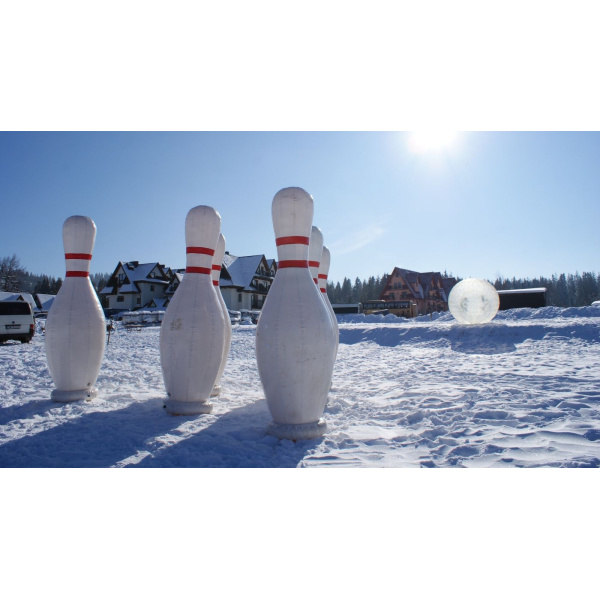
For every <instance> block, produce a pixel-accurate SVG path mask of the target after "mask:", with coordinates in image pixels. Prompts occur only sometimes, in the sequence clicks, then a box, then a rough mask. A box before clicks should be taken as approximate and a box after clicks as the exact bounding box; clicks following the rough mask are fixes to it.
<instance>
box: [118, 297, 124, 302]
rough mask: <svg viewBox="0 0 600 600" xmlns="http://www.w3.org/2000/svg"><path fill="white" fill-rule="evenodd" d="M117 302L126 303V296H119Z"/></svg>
mask: <svg viewBox="0 0 600 600" xmlns="http://www.w3.org/2000/svg"><path fill="white" fill-rule="evenodd" d="M117 302H125V296H117Z"/></svg>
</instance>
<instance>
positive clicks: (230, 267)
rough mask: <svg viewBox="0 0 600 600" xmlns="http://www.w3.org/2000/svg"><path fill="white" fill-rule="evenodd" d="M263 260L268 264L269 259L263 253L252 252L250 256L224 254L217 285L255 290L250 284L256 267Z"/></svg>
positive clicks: (256, 270)
mask: <svg viewBox="0 0 600 600" xmlns="http://www.w3.org/2000/svg"><path fill="white" fill-rule="evenodd" d="M263 260H264V261H265V262H266V263H267V265H269V261H268V260H267V259H266V258H265V255H264V254H254V255H252V256H233V255H232V254H225V256H224V257H223V269H222V270H221V278H220V279H219V286H220V287H236V288H242V289H244V290H247V291H255V290H256V288H255V287H254V286H253V285H252V280H253V279H254V277H255V276H256V275H257V274H258V269H259V268H260V264H261V262H262V261H263ZM271 262H272V259H271Z"/></svg>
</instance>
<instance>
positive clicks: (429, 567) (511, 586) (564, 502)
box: [0, 307, 600, 599]
mask: <svg viewBox="0 0 600 600" xmlns="http://www.w3.org/2000/svg"><path fill="white" fill-rule="evenodd" d="M338 320H339V326H340V342H341V343H340V346H339V350H338V359H337V362H336V368H335V371H334V378H333V385H332V390H331V394H330V400H329V404H328V407H327V408H326V411H325V418H326V420H327V422H328V425H329V432H328V433H327V434H326V435H325V436H324V437H323V438H322V439H317V440H310V441H304V442H297V443H293V442H291V441H279V440H277V439H275V438H273V437H271V436H268V435H266V433H265V429H266V425H267V424H268V422H269V420H270V415H269V412H268V410H267V407H266V404H265V401H264V398H263V394H262V389H261V386H260V381H259V379H258V374H257V369H256V359H255V356H254V335H255V331H256V326H255V325H236V326H234V327H233V340H232V345H231V353H230V357H229V362H228V365H227V368H226V369H225V373H224V376H223V385H224V387H225V393H224V395H223V397H222V398H220V399H217V400H215V401H214V412H213V413H212V414H210V415H200V416H197V417H172V416H169V415H167V414H166V413H165V411H164V410H163V409H162V404H163V401H164V388H163V383H162V376H161V373H160V366H159V365H160V361H159V356H158V335H159V327H158V326H147V327H145V328H143V329H141V330H140V331H127V330H125V329H124V328H123V327H122V326H121V325H119V326H118V328H117V330H116V331H115V332H113V333H112V334H111V338H110V343H109V345H108V347H107V349H106V354H105V359H104V362H103V367H102V370H101V373H100V376H99V379H98V388H99V395H98V397H97V398H96V399H95V400H93V401H92V402H89V403H86V402H80V403H75V404H69V405H60V404H54V403H52V402H50V392H51V389H52V382H51V379H50V376H49V373H48V369H47V365H46V360H45V354H44V338H43V334H42V333H41V331H40V330H38V333H37V335H36V336H35V337H34V339H33V340H32V342H31V343H30V344H18V343H11V342H9V343H7V344H5V345H1V346H0V365H1V366H2V368H1V369H0V466H1V467H4V469H2V470H1V472H0V475H1V476H2V479H1V482H2V484H3V485H2V491H0V499H1V500H0V508H1V509H2V511H3V514H4V515H5V523H6V524H5V526H4V528H3V544H2V546H1V547H2V548H3V550H4V552H3V553H2V557H3V559H4V560H3V563H4V566H5V569H4V572H5V579H4V583H3V588H4V589H8V590H9V595H11V594H10V592H11V591H12V592H14V593H13V594H12V595H11V597H44V596H46V595H48V591H50V590H60V596H61V598H66V599H68V598H80V597H81V595H82V593H83V595H85V597H86V598H106V597H117V598H121V597H136V598H165V597H170V596H172V595H173V592H174V590H175V589H177V591H178V592H179V593H181V592H182V591H183V590H185V591H189V592H190V593H196V594H197V593H201V591H202V592H208V595H210V596H212V597H247V596H249V595H255V594H252V593H250V592H251V591H252V590H255V591H258V590H261V591H263V593H262V594H261V596H270V595H273V594H275V593H279V591H283V590H285V594H286V596H289V597H291V598H305V597H307V596H309V595H311V596H312V595H314V592H315V588H316V589H319V590H320V592H321V595H329V596H331V597H342V598H345V599H351V598H365V597H374V598H378V597H382V598H383V597H388V596H390V595H392V594H395V593H400V590H401V591H404V592H407V591H408V596H410V597H413V596H417V595H418V597H428V598H431V597H449V598H454V597H463V596H464V595H465V593H466V594H467V595H473V593H477V595H481V596H483V597H486V598H491V599H496V598H498V599H500V598H502V599H504V598H507V597H511V598H534V597H544V598H564V597H587V596H590V592H591V591H592V590H594V589H595V583H596V582H595V572H596V570H595V562H596V558H595V556H596V555H595V552H593V551H592V550H591V549H589V543H590V542H591V543H592V544H593V540H595V539H596V538H597V536H598V533H599V531H598V520H597V519H596V517H595V516H594V515H595V514H596V503H597V488H598V484H597V476H596V472H595V471H594V470H589V469H553V468H547V467H584V466H589V467H598V466H599V464H600V448H599V447H600V412H599V406H600V386H599V385H598V383H599V378H600V375H599V373H600V371H599V369H598V367H599V363H600V353H599V350H600V307H583V308H571V309H559V308H555V307H547V308H542V309H537V310H532V309H515V310H510V311H504V312H500V313H498V315H497V316H496V318H495V319H494V320H493V321H492V322H490V323H487V324H485V325H471V326H469V325H460V324H459V323H457V322H456V321H455V320H454V319H453V318H452V316H451V315H450V314H449V313H441V314H434V315H431V316H427V317H419V318H418V319H413V320H410V321H409V320H406V319H403V318H397V317H394V316H393V315H388V316H380V315H371V316H364V315H338ZM39 326H40V323H38V327H39ZM7 467H128V469H127V470H125V469H120V470H119V469H117V470H115V469H105V468H101V469H69V468H67V469H58V470H57V469H46V468H41V469H19V468H17V469H10V468H7ZM135 467H138V469H135V470H133V471H132V470H131V468H135ZM139 467H238V468H235V469H229V468H224V469H172V468H166V469H144V470H140V469H139ZM240 467H270V468H267V469H255V468H240ZM288 467H359V468H354V469H353V468H326V469H319V468H307V469H301V470H298V469H292V468H288ZM365 467H411V468H406V469H404V468H402V469H400V468H391V469H382V468H365ZM412 467H447V468H442V469H429V468H422V469H418V468H412ZM458 467H492V468H484V469H459V468H458ZM514 467H546V468H542V469H515V468H514ZM119 473H127V474H128V475H127V476H120V475H118V474H119ZM524 473H526V476H525V475H520V474H524ZM587 473H590V474H592V475H593V479H592V478H590V477H585V478H584V475H585V474H587ZM142 474H147V475H148V476H142ZM552 474H554V475H552ZM558 474H560V475H558ZM548 475H551V477H548ZM74 550H75V551H74ZM64 557H68V561H69V562H68V566H66V565H65V566H61V562H59V561H62V560H63V559H64ZM32 572H35V574H36V576H35V577H33V578H32V577H31V573H32ZM205 572H207V573H210V576H209V577H202V576H201V577H200V578H198V577H195V576H194V575H195V574H196V573H198V574H200V575H202V574H203V573H205ZM193 574H194V575H193ZM99 575H100V576H99ZM90 582H92V585H90ZM25 590H26V591H25ZM425 590H426V591H425ZM210 592H214V593H212V594H211V593H210ZM411 592H414V593H411ZM24 594H25V595H24ZM405 595H406V594H405Z"/></svg>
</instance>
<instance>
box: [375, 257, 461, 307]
mask: <svg viewBox="0 0 600 600" xmlns="http://www.w3.org/2000/svg"><path fill="white" fill-rule="evenodd" d="M456 283H457V282H456V279H455V278H454V277H444V276H442V274H441V273H439V272H438V271H430V272H427V273H418V272H417V271H410V270H409V269H401V268H399V267H395V268H394V270H393V271H392V273H391V274H390V275H389V276H388V280H387V283H386V285H385V287H384V288H383V291H382V293H381V296H380V300H387V301H399V300H412V301H414V302H415V303H416V305H417V311H418V314H419V315H426V314H429V313H432V312H442V311H446V310H448V296H449V295H450V290H451V289H452V288H453V287H454V286H455V285H456Z"/></svg>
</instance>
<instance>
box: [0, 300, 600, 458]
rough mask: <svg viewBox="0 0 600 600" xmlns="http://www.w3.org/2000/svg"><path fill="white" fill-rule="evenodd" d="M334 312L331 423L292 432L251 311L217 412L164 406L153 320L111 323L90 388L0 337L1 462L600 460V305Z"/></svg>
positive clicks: (36, 344)
mask: <svg viewBox="0 0 600 600" xmlns="http://www.w3.org/2000/svg"><path fill="white" fill-rule="evenodd" d="M338 320H339V323H340V346H339V351H338V359H337V362H336V366H335V370H334V376H333V381H332V388H331V392H330V395H329V402H328V406H327V408H326V410H325V415H324V416H325V418H326V420H327V423H328V426H329V431H328V433H327V434H326V435H325V436H324V437H323V438H322V439H316V440H311V441H305V442H297V443H294V442H286V441H281V440H278V439H276V438H274V437H272V436H268V435H266V432H265V429H266V426H267V424H268V423H269V421H270V415H269V411H268V409H267V406H266V403H265V400H264V396H263V392H262V387H261V384H260V380H259V377H258V371H257V368H256V358H255V350H254V348H255V345H254V342H255V332H256V326H255V325H252V324H250V323H245V322H242V324H240V325H235V326H234V327H233V339H232V344H231V351H230V355H229V361H228V364H227V367H226V369H225V372H224V375H223V387H224V393H223V395H222V397H221V398H219V399H218V400H216V401H215V403H214V410H213V413H212V414H210V415H199V416H196V417H193V418H190V417H172V416H169V415H167V414H166V412H165V411H164V410H163V402H164V399H165V394H164V387H163V382H162V374H161V370H160V360H159V353H158V352H159V351H158V340H159V331H160V329H159V327H158V326H147V327H145V328H144V329H142V330H141V331H127V330H125V328H123V327H122V325H118V327H117V330H116V331H115V332H113V333H112V335H111V338H110V344H109V345H108V347H107V350H106V353H105V358H104V361H103V365H102V369H101V372H100V376H99V378H98V382H97V387H98V390H99V396H98V398H97V399H96V400H94V401H92V402H90V403H76V404H68V405H60V404H54V403H52V402H51V401H50V392H51V390H52V387H53V386H52V380H51V378H50V375H49V372H48V368H47V364H46V358H45V349H44V336H43V334H42V333H41V330H40V331H38V333H37V335H36V336H34V339H33V341H32V342H31V343H30V344H24V345H22V344H17V343H7V344H5V345H3V346H0V364H1V365H2V367H3V368H2V372H1V374H0V466H2V467H322V466H340V467H341V466H352V467H598V466H600V441H599V440H600V385H599V382H600V375H599V373H600V371H599V367H600V353H599V350H600V308H599V307H593V306H591V307H581V308H568V309H561V308H556V307H546V308H542V309H537V310H533V309H514V310H510V311H504V312H502V313H499V314H498V315H497V317H496V318H495V319H494V320H493V321H492V322H490V323H487V324H485V325H461V324H459V323H457V322H456V321H455V320H454V319H453V318H452V316H451V315H450V314H449V313H442V314H435V315H431V316H428V317H420V318H418V319H415V320H406V319H402V318H397V317H395V316H393V315H387V316H379V315H369V316H365V315H338Z"/></svg>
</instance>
